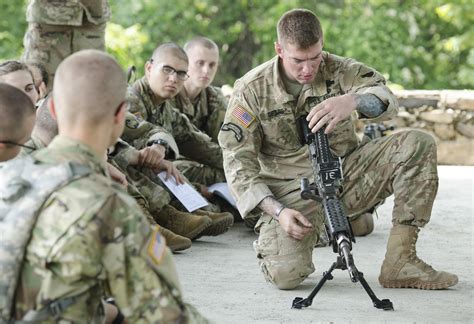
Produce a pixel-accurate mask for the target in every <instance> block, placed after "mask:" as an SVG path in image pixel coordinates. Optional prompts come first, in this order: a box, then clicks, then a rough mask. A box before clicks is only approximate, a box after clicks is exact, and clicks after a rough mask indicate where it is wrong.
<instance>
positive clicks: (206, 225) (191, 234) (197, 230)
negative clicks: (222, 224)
mask: <svg viewBox="0 0 474 324" xmlns="http://www.w3.org/2000/svg"><path fill="white" fill-rule="evenodd" d="M211 225H212V221H211V220H210V219H209V222H206V223H202V224H201V226H199V227H196V228H195V229H193V230H192V231H191V232H189V233H183V234H181V233H176V234H179V235H181V236H184V237H187V238H188V239H190V240H194V239H196V238H197V237H198V235H200V234H201V233H202V231H204V230H206V229H207V228H209V227H210V226H211Z"/></svg>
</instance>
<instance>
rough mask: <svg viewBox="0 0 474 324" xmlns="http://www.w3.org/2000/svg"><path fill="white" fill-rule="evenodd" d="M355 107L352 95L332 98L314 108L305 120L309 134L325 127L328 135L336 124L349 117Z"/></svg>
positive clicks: (355, 103)
mask: <svg viewBox="0 0 474 324" xmlns="http://www.w3.org/2000/svg"><path fill="white" fill-rule="evenodd" d="M356 107H357V102H356V99H355V96H354V95H353V94H345V95H342V96H339V97H332V98H329V99H326V100H324V101H323V102H321V103H319V104H317V105H316V106H314V107H313V108H312V109H311V111H310V112H309V114H308V117H306V120H307V121H308V122H309V125H308V126H309V128H310V129H311V132H313V133H316V132H317V131H318V130H319V129H320V128H321V127H323V125H326V130H325V133H326V134H329V133H330V132H331V131H332V130H333V129H334V128H335V127H336V124H337V123H338V122H340V121H341V120H344V119H346V118H347V117H349V116H350V115H351V113H352V112H353V111H354V109H356Z"/></svg>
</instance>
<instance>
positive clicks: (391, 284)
mask: <svg viewBox="0 0 474 324" xmlns="http://www.w3.org/2000/svg"><path fill="white" fill-rule="evenodd" d="M379 283H380V284H381V285H382V286H383V287H384V288H415V289H423V290H441V289H446V288H448V287H451V286H454V285H455V284H457V283H458V279H457V278H456V279H454V280H449V281H445V282H438V283H432V282H425V281H421V280H419V279H407V280H403V281H399V280H381V279H379Z"/></svg>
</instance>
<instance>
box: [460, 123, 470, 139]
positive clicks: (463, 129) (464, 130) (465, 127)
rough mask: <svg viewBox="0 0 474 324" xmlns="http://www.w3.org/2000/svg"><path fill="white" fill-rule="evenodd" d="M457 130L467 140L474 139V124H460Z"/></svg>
mask: <svg viewBox="0 0 474 324" xmlns="http://www.w3.org/2000/svg"><path fill="white" fill-rule="evenodd" d="M456 130H457V131H458V132H459V133H461V134H462V135H464V136H466V137H467V138H474V124H473V123H472V122H470V123H465V122H459V123H457V124H456Z"/></svg>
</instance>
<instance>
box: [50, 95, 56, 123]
mask: <svg viewBox="0 0 474 324" xmlns="http://www.w3.org/2000/svg"><path fill="white" fill-rule="evenodd" d="M48 109H49V113H50V114H51V117H53V119H54V120H56V121H57V120H58V117H57V115H56V106H55V105H54V99H53V96H51V98H49V100H48Z"/></svg>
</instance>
